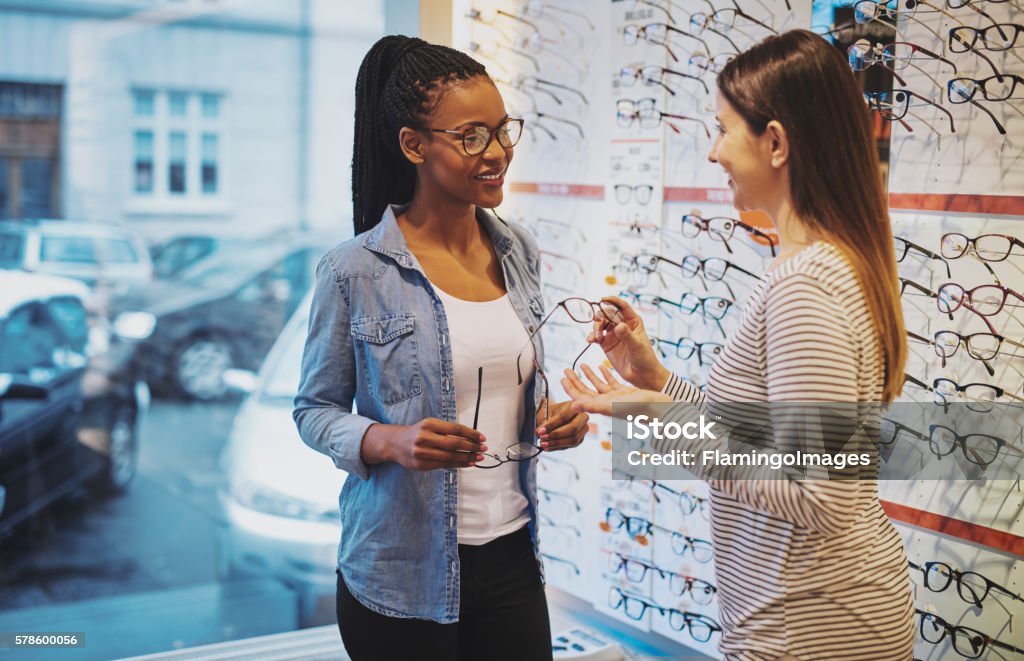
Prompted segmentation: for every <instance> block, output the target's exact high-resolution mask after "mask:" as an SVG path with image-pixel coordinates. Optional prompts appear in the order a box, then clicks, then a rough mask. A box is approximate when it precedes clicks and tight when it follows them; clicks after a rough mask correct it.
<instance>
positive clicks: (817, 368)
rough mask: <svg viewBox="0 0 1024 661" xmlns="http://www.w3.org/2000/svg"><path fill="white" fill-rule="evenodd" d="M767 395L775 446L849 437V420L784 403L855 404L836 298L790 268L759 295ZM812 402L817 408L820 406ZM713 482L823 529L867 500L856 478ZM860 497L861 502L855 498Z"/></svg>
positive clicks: (834, 445)
mask: <svg viewBox="0 0 1024 661" xmlns="http://www.w3.org/2000/svg"><path fill="white" fill-rule="evenodd" d="M765 309H766V311H767V312H766V314H767V318H766V330H767V347H766V353H767V382H768V401H769V402H770V403H771V404H772V405H773V407H772V413H771V424H772V429H773V436H774V438H773V441H774V442H773V445H774V447H775V448H776V449H777V450H792V449H804V450H806V451H815V450H816V449H817V450H819V451H825V452H831V451H838V450H839V449H841V448H842V446H843V444H844V443H845V442H846V441H848V440H849V439H850V438H851V437H852V436H853V428H855V427H856V419H855V418H853V419H852V420H851V419H850V418H849V417H846V416H842V415H837V416H836V417H835V418H828V417H825V416H824V415H823V417H822V418H821V420H820V421H819V422H820V424H817V425H809V424H807V420H806V417H807V416H806V411H807V407H779V406H778V404H781V403H784V402H833V403H835V404H836V405H837V407H838V408H840V409H841V408H842V407H843V406H849V405H855V403H856V402H857V399H858V397H857V396H858V393H857V372H858V369H859V368H858V364H857V355H856V351H855V350H853V347H852V346H851V338H852V335H853V333H852V331H851V329H850V328H849V325H848V324H847V322H846V317H847V315H846V314H844V311H843V309H842V306H841V305H840V304H839V303H838V302H837V298H836V297H835V296H834V295H833V294H832V293H830V292H829V291H826V289H825V288H824V287H823V286H822V284H821V283H820V281H818V280H817V279H816V278H814V277H812V276H810V275H807V274H803V273H793V274H791V275H789V276H787V277H785V278H783V279H780V280H779V281H778V282H776V283H775V284H774V286H773V287H772V288H771V289H770V290H769V292H768V298H767V301H766V306H765ZM823 409H824V407H818V409H817V410H823ZM711 482H712V485H713V486H714V487H716V488H718V489H720V490H722V491H724V492H725V493H727V494H729V495H730V496H732V497H733V498H735V499H737V500H739V501H740V502H743V503H746V504H747V505H749V506H750V507H753V508H754V509H756V510H758V511H761V512H765V513H767V514H771V515H773V516H776V517H779V518H781V519H783V520H786V521H790V522H793V523H795V524H797V525H800V526H803V527H806V528H809V529H811V530H816V531H819V532H822V533H825V534H836V533H839V532H841V531H843V530H845V529H847V528H848V527H849V526H850V525H852V524H853V523H854V521H855V520H856V519H857V517H858V516H860V515H861V513H862V511H863V508H864V507H866V506H869V505H870V503H871V502H873V501H872V499H871V495H870V491H867V490H864V489H862V488H861V486H860V484H859V481H858V480H821V479H804V480H790V479H774V480H743V479H739V480H737V479H729V480H722V479H716V480H712V481H711ZM862 500H863V501H865V502H863V503H862V502H860V501H862Z"/></svg>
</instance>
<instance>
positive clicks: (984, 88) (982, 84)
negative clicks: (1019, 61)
mask: <svg viewBox="0 0 1024 661" xmlns="http://www.w3.org/2000/svg"><path fill="white" fill-rule="evenodd" d="M1007 78H1009V79H1010V81H1011V82H1012V83H1013V84H1012V85H1010V89H1009V91H1008V92H1007V93H1006V94H1005V95H1003V96H1000V95H998V94H995V93H992V94H990V93H989V89H988V84H989V81H999V82H1002V81H1003V80H1005V79H1007ZM963 81H967V82H969V83H973V85H974V86H973V87H972V88H971V95H970V96H964V94H963V92H957V97H956V98H955V99H954V98H953V88H954V87H955V86H956V85H957V83H961V82H963ZM1018 84H1019V85H1021V86H1022V87H1024V77H1021V76H1018V75H1017V74H1015V73H1004V74H999V75H996V76H989V77H988V78H981V79H978V78H969V77H967V76H959V77H957V78H952V79H950V81H949V82H948V83H946V86H947V92H946V95H947V97H948V98H949V102H950V103H969V102H970V101H971V100H972V99H973V98H974V95H975V93H976V91H977V90H979V89H980V90H981V96H982V98H983V99H985V100H986V101H1007V100H1009V99H1010V98H1011V97H1013V93H1014V92H1015V91H1016V90H1017V85H1018Z"/></svg>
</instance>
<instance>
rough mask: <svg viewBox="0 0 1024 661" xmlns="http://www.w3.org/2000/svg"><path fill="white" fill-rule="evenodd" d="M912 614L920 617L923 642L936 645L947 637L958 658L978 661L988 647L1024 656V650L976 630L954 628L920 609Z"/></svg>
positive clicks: (960, 627)
mask: <svg viewBox="0 0 1024 661" xmlns="http://www.w3.org/2000/svg"><path fill="white" fill-rule="evenodd" d="M914 612H916V613H917V614H918V615H920V616H921V638H923V639H924V640H925V642H928V643H931V644H933V645H938V644H939V643H941V642H942V641H943V639H945V637H946V636H947V635H948V636H949V637H950V638H951V639H952V640H953V649H954V650H956V652H957V654H959V655H960V656H963V657H966V658H968V659H979V658H981V655H982V654H984V653H985V650H987V649H988V648H989V647H998V648H999V649H1004V650H1008V651H1010V652H1016V653H1017V654H1024V650H1022V649H1020V648H1019V647H1014V646H1013V645H1007V644H1006V643H1004V642H1001V641H998V640H996V639H995V638H992V637H991V636H989V635H988V634H984V633H982V632H980V631H978V630H977V629H971V628H970V627H962V626H954V625H952V624H950V623H949V622H946V621H945V620H944V619H942V618H941V617H939V616H938V615H935V614H934V613H928V612H926V611H923V610H921V609H920V608H915V609H914Z"/></svg>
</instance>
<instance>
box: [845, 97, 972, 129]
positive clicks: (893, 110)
mask: <svg viewBox="0 0 1024 661" xmlns="http://www.w3.org/2000/svg"><path fill="white" fill-rule="evenodd" d="M900 94H902V95H903V100H902V101H901V100H899V99H898V98H897V97H898V96H899V95H900ZM886 96H888V97H889V99H891V100H890V101H884V100H883V99H884V98H885V97H886ZM864 98H865V99H867V101H868V106H869V107H870V108H872V109H873V110H876V111H878V114H879V115H881V116H882V117H883V118H884V119H888V120H890V121H893V120H902V119H903V118H904V117H906V116H907V113H908V112H909V111H910V99H911V98H915V99H921V100H922V101H924V102H925V103H927V104H928V105H930V106H934V107H936V108H938V109H939V110H941V111H942V112H944V113H945V114H946V117H947V118H949V132H950V133H956V125H955V124H954V123H953V113H951V112H949V111H948V110H946V109H945V108H943V107H942V106H941V105H939V104H938V103H935V102H934V101H932V100H931V99H929V98H928V97H926V96H924V95H922V94H918V93H917V92H915V91H913V90H909V89H906V88H898V89H894V90H892V91H888V90H886V91H882V92H864ZM883 103H886V104H887V107H886V106H883V105H882V104H883ZM897 103H898V104H900V105H899V106H897V105H896V104H897Z"/></svg>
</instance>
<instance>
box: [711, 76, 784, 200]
mask: <svg viewBox="0 0 1024 661" xmlns="http://www.w3.org/2000/svg"><path fill="white" fill-rule="evenodd" d="M717 106H718V114H717V115H716V120H717V122H718V136H717V137H716V138H715V142H714V143H713V144H712V145H711V151H710V152H709V153H708V160H709V161H711V162H712V163H717V164H718V165H720V166H722V169H723V170H725V173H726V174H727V175H729V188H730V190H732V193H733V206H735V207H736V209H737V210H738V211H752V210H755V209H765V208H766V207H767V206H768V204H769V201H770V200H771V199H772V197H773V196H774V195H775V194H777V186H778V183H779V182H778V175H777V172H776V171H775V170H774V169H773V168H772V145H771V137H770V136H769V135H768V132H767V131H766V132H765V133H763V134H761V135H756V134H755V133H754V132H753V131H752V130H751V129H750V126H749V125H748V124H747V122H746V120H744V119H743V116H742V115H740V114H739V113H738V112H736V110H735V108H733V107H732V105H731V104H730V103H729V102H728V101H727V100H726V99H725V97H724V96H723V95H722V93H721V92H719V93H718V99H717Z"/></svg>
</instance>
